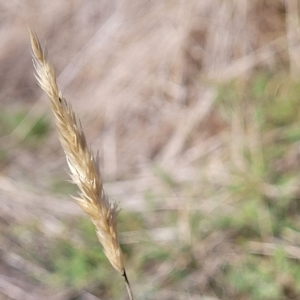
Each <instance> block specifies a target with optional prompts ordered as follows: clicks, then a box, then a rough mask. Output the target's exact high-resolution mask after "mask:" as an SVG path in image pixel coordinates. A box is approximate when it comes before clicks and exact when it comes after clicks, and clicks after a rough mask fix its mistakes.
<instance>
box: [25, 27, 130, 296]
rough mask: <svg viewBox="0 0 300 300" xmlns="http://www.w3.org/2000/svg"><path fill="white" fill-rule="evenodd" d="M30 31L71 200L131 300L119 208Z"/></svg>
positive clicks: (37, 76) (50, 66) (35, 60)
mask: <svg viewBox="0 0 300 300" xmlns="http://www.w3.org/2000/svg"><path fill="white" fill-rule="evenodd" d="M29 32H30V39H31V46H32V51H33V63H34V67H35V70H36V79H37V81H38V83H39V85H40V87H41V88H42V89H43V90H44V91H45V92H46V93H47V95H48V97H49V99H50V103H51V109H52V111H53V113H54V115H55V117H56V119H55V120H56V126H57V131H58V134H59V139H60V142H61V145H62V147H63V149H64V152H65V155H66V158H67V162H68V165H69V168H70V175H71V177H72V180H73V182H74V183H75V184H77V185H78V187H79V189H80V193H79V195H80V197H74V199H75V200H76V201H77V202H78V204H79V205H80V206H81V208H82V209H83V210H84V211H85V212H86V213H87V214H88V215H89V217H90V218H91V220H92V222H93V223H94V225H95V227H96V232H97V236H98V238H99V241H100V243H101V244H102V246H103V248H104V252H105V254H106V256H107V258H108V259H109V261H110V262H111V264H112V265H113V267H114V268H115V269H116V270H117V271H119V272H120V273H121V274H122V276H123V277H124V280H125V283H126V287H127V291H128V294H129V297H130V299H133V297H132V293H131V289H130V285H129V282H128V279H127V276H126V272H125V268H124V264H123V259H122V252H121V249H120V245H119V242H118V232H117V215H118V213H119V210H120V209H119V207H118V206H117V204H116V203H114V202H110V201H109V199H108V197H107V196H106V194H105V192H104V190H103V185H102V179H101V174H100V169H99V161H98V160H99V159H98V155H97V157H96V158H95V157H94V155H93V153H92V151H91V149H90V148H89V147H88V145H87V142H86V138H85V135H84V133H83V130H82V128H81V125H80V123H79V124H78V122H77V121H76V117H75V114H74V112H73V110H72V107H71V105H70V104H69V103H68V102H67V101H66V100H65V98H64V97H63V95H62V93H61V92H60V91H59V89H58V86H57V83H56V76H55V72H54V69H53V66H52V64H51V63H50V61H49V60H48V59H47V54H46V52H45V51H43V49H42V47H41V45H40V42H39V40H38V38H37V36H36V34H35V33H34V32H33V31H32V30H30V29H29Z"/></svg>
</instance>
